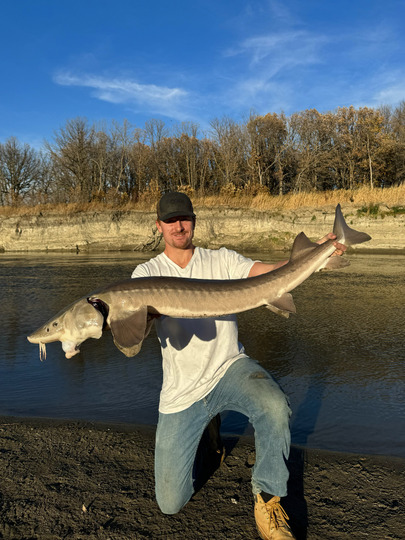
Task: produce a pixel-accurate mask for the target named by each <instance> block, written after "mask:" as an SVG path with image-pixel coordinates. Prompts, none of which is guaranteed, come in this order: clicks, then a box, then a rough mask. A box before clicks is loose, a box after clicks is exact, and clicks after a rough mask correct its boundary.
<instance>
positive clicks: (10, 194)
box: [0, 101, 405, 206]
mask: <svg viewBox="0 0 405 540" xmlns="http://www.w3.org/2000/svg"><path fill="white" fill-rule="evenodd" d="M404 180H405V101H402V102H401V103H400V104H399V105H398V106H397V107H396V108H392V107H389V106H382V107H379V108H378V109H373V108H368V107H361V108H354V107H340V108H338V109H336V110H335V111H332V112H326V113H320V112H318V111H317V110H316V109H311V110H305V111H302V112H297V113H294V114H291V115H290V116H286V115H285V114H283V113H281V114H276V113H268V114H266V115H258V114H254V113H252V114H250V116H249V118H248V119H247V120H245V121H243V122H236V121H234V120H232V119H231V118H229V117H223V118H220V119H219V118H216V119H214V120H212V121H211V123H210V130H209V131H208V132H207V133H204V134H201V133H200V129H199V126H198V125H197V124H194V123H192V122H183V123H181V124H178V125H176V126H175V127H173V128H171V129H170V130H169V128H168V127H167V126H166V125H165V123H164V122H163V121H162V120H156V119H152V120H149V121H147V122H146V123H145V126H144V127H143V128H138V127H135V126H132V125H131V124H130V123H129V122H128V121H126V120H125V121H124V122H123V123H122V124H119V123H117V122H112V123H111V125H109V126H107V125H105V124H90V123H89V122H88V121H87V120H86V119H85V118H74V119H71V120H68V121H67V122H66V125H65V126H63V127H61V128H60V129H59V130H57V131H55V133H54V136H53V139H52V140H50V141H45V143H44V145H43V148H42V149H41V150H36V149H34V148H32V147H30V145H28V144H23V143H21V142H20V141H18V139H16V138H15V137H10V138H9V139H7V140H6V141H5V142H4V143H0V205H2V206H5V205H18V204H39V203H70V202H90V201H95V200H97V201H105V202H108V201H114V202H120V201H125V202H128V201H137V200H138V199H139V197H141V196H142V194H145V193H146V192H148V191H149V190H151V189H154V190H158V191H164V190H168V189H190V190H192V192H197V193H199V194H201V195H204V194H207V195H208V194H216V193H221V192H222V191H223V190H226V191H227V192H228V193H230V192H233V191H234V192H237V191H241V190H245V191H246V192H248V191H249V193H255V192H258V191H260V190H263V191H266V192H268V193H271V194H274V195H283V194H286V193H289V192H301V191H325V190H331V189H356V188H357V187H360V186H365V185H367V186H369V187H371V188H374V187H388V186H394V185H399V184H401V183H402V182H404Z"/></svg>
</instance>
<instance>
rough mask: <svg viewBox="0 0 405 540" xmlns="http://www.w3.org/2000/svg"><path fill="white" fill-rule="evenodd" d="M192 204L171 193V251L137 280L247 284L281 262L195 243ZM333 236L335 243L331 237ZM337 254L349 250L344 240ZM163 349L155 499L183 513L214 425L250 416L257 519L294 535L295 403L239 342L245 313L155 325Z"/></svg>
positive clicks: (161, 218)
mask: <svg viewBox="0 0 405 540" xmlns="http://www.w3.org/2000/svg"><path fill="white" fill-rule="evenodd" d="M195 223H196V216H195V214H194V210H193V206H192V203H191V201H190V199H189V198H188V197H187V195H185V194H184V193H178V192H171V193H166V194H165V195H163V196H162V197H161V199H160V201H159V203H158V206H157V221H156V225H157V228H158V230H159V232H161V233H162V234H163V238H164V240H165V249H164V252H163V253H161V254H160V255H158V256H157V257H155V258H153V259H151V260H150V261H148V262H146V263H144V264H141V265H139V266H137V267H136V269H135V270H134V272H133V274H132V277H134V278H136V277H145V276H177V277H183V278H196V279H239V278H248V277H252V276H257V275H259V274H263V273H266V272H270V271H271V270H274V269H275V268H277V267H279V266H282V265H283V264H285V263H286V262H287V261H283V262H279V263H276V264H265V263H262V262H254V261H252V260H251V259H248V258H246V257H243V256H242V255H240V254H238V253H236V252H235V251H231V250H228V249H225V248H221V249H219V250H209V249H202V248H199V247H196V246H194V244H193V236H194V228H195ZM327 238H334V236H333V235H332V234H329V235H328V236H326V237H325V238H323V239H322V240H320V242H322V241H325V240H326V239H327ZM336 248H337V251H336V253H337V254H342V252H343V251H344V250H345V249H346V248H345V246H342V245H340V244H336ZM156 328H157V334H158V338H159V341H160V344H161V347H162V357H163V386H162V391H161V395H160V403H159V421H158V426H157V431H156V449H155V484H156V499H157V502H158V504H159V507H160V509H161V510H162V512H164V513H166V514H175V513H177V512H178V511H179V510H180V509H181V508H182V507H183V506H184V505H185V504H186V503H187V502H188V501H189V499H190V498H191V496H192V495H193V493H194V490H195V482H194V481H193V467H194V463H195V458H196V454H197V449H198V445H199V441H200V439H201V437H202V434H203V432H204V430H205V428H206V426H207V425H208V424H210V422H211V423H212V421H213V420H215V418H216V417H217V415H218V414H219V413H220V412H221V411H224V410H235V411H237V412H240V413H242V414H244V415H246V416H247V417H248V418H249V421H250V422H251V424H252V425H253V428H254V430H255V445H256V462H255V466H254V468H253V472H252V491H253V494H254V498H255V509H254V513H255V519H256V525H257V528H258V531H259V534H260V536H261V538H263V539H265V540H270V539H271V540H283V539H286V540H287V539H289V540H291V539H293V538H294V535H293V533H292V531H291V529H290V527H289V525H288V523H287V520H288V516H287V514H286V513H285V511H284V510H283V508H282V506H281V504H280V497H284V496H285V495H287V479H288V470H287V466H286V460H287V458H288V454H289V448H290V431H289V417H290V414H291V411H290V408H289V405H288V401H287V398H286V396H285V395H284V393H283V392H282V390H281V389H280V387H279V386H278V384H277V383H276V382H275V381H274V380H273V378H272V377H271V376H270V375H269V373H268V372H267V371H266V370H265V369H263V368H262V367H261V366H260V365H259V364H258V362H256V361H255V360H253V359H251V358H249V356H248V355H247V354H246V352H245V350H244V348H243V346H242V345H241V344H240V343H239V342H238V329H237V322H236V316H234V315H231V316H224V317H219V318H216V319H175V318H171V317H165V316H162V317H160V318H158V319H157V320H156Z"/></svg>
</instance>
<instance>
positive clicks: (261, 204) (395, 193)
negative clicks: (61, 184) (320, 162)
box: [0, 184, 405, 217]
mask: <svg viewBox="0 0 405 540" xmlns="http://www.w3.org/2000/svg"><path fill="white" fill-rule="evenodd" d="M183 191H185V192H186V193H187V194H188V195H189V196H190V197H191V199H192V201H193V204H194V206H195V207H196V208H218V207H223V208H241V209H243V208H246V209H253V210H258V211H273V212H276V211H283V210H284V211H287V210H297V209H299V208H308V209H319V208H325V207H329V206H336V205H337V204H338V203H340V204H342V206H343V207H346V208H347V207H349V208H354V209H356V211H357V213H358V215H361V214H368V215H370V216H374V217H377V215H379V214H381V213H382V214H387V213H388V214H393V215H399V214H404V213H405V184H402V185H400V186H395V187H389V188H374V189H370V188H369V187H361V188H358V189H356V190H334V191H323V192H319V191H314V192H302V193H288V194H286V195H279V196H274V195H270V194H269V193H267V192H266V191H264V190H258V191H257V190H256V191H252V190H246V189H245V190H244V189H236V188H235V187H234V186H232V185H229V186H227V187H226V188H225V189H223V190H221V193H220V194H218V195H201V194H199V193H198V192H194V191H193V190H192V189H190V188H186V189H184V190H183ZM159 197H160V192H159V191H157V190H151V191H146V192H144V193H143V194H141V196H140V197H139V200H138V201H137V202H132V201H127V200H125V199H120V198H118V197H117V196H115V197H110V200H108V199H109V198H108V196H107V197H106V199H107V200H106V201H100V200H95V201H91V202H88V203H69V204H38V205H35V206H28V205H24V204H21V205H19V206H2V207H0V216H3V217H11V216H38V215H46V214H58V215H62V216H63V215H72V214H76V213H80V212H105V211H117V212H127V211H131V210H138V211H144V212H149V211H154V210H155V208H156V203H157V201H158V199H159Z"/></svg>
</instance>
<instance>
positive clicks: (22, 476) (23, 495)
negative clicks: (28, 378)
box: [0, 418, 405, 540]
mask: <svg viewBox="0 0 405 540" xmlns="http://www.w3.org/2000/svg"><path fill="white" fill-rule="evenodd" d="M225 442H226V447H227V453H228V455H227V457H226V459H225V461H224V463H223V465H222V466H221V467H220V469H218V470H217V471H216V472H215V473H214V475H213V476H212V477H211V478H210V479H209V480H208V482H207V483H206V484H205V486H203V487H202V489H201V491H199V492H198V493H197V495H196V496H195V497H194V498H193V500H192V501H191V502H190V503H189V504H188V505H186V507H185V508H184V509H183V510H182V511H181V512H180V513H179V514H177V515H176V516H170V517H169V516H164V515H162V514H161V513H160V511H159V509H158V507H157V505H156V502H155V499H154V487H153V485H154V482H153V446H154V430H153V429H149V428H140V427H136V426H126V425H118V426H107V425H102V424H90V423H81V422H69V421H46V420H34V419H31V420H21V419H13V418H0V453H1V460H0V481H1V484H0V538H2V539H6V540H11V539H13V540H21V539H30V540H59V539H62V538H68V539H73V540H78V539H83V540H84V539H86V540H93V539H98V540H107V539H111V540H123V539H126V540H130V539H138V538H139V539H141V538H167V539H173V540H175V539H176V540H177V539H178V540H184V539H185V538H187V539H194V538H196V539H197V538H201V539H214V538H217V539H222V538H227V539H230V540H232V539H242V538H243V539H256V538H258V536H257V533H256V530H255V523H254V518H253V511H252V509H253V501H252V495H251V488H250V476H251V469H252V466H253V464H254V446H253V444H252V441H250V440H249V439H243V440H239V441H237V440H236V439H227V440H226V441H225ZM404 465H405V460H403V459H400V458H389V457H383V456H381V457H379V456H362V455H357V454H342V453H333V452H325V451H318V450H303V449H301V448H297V447H294V448H293V449H292V452H291V456H290V460H289V468H290V473H291V477H290V482H289V496H288V497H287V499H286V500H285V501H284V506H285V508H286V510H287V512H288V513H289V515H290V518H291V524H292V526H293V528H294V531H295V533H296V535H297V539H298V540H304V539H307V540H346V539H356V540H361V539H362V538H364V539H367V540H382V539H385V540H388V539H398V540H399V539H403V538H404V537H405V525H404V523H405V521H404V518H405V501H404V491H405V468H404Z"/></svg>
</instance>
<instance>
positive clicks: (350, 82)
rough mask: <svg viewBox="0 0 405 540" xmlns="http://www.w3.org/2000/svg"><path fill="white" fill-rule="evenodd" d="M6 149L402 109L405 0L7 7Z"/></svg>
mask: <svg viewBox="0 0 405 540" xmlns="http://www.w3.org/2000/svg"><path fill="white" fill-rule="evenodd" d="M1 18H2V31H1V33H0V47H1V51H2V54H1V56H0V68H1V81H2V82H1V86H0V141H4V140H6V139H7V138H8V137H10V136H15V137H17V138H18V139H19V140H20V141H21V142H24V143H25V142H26V143H29V144H31V145H32V146H34V147H37V148H40V147H41V145H42V143H43V141H44V139H47V140H52V138H53V134H54V132H55V131H56V130H58V129H59V128H60V127H63V126H64V125H65V123H66V121H67V120H68V119H71V118H75V117H86V118H87V119H88V120H89V122H91V123H93V122H94V123H97V122H103V121H105V122H106V123H107V125H109V123H110V122H111V121H112V120H116V121H118V122H120V123H121V122H122V121H123V120H124V119H127V120H128V121H129V122H130V123H131V124H133V125H135V126H137V127H143V126H144V124H145V121H147V120H150V119H152V118H157V119H162V120H163V121H164V122H165V124H166V125H167V126H168V127H171V126H173V125H176V124H177V123H179V122H183V121H186V122H187V121H189V122H194V123H197V124H199V125H200V129H201V133H202V132H204V131H207V130H209V127H210V121H211V120H213V119H214V118H221V117H223V116H228V117H231V118H232V119H234V120H235V121H241V120H244V119H246V118H247V117H248V116H249V113H250V112H251V111H254V112H256V113H259V114H266V113H267V112H281V111H284V112H285V113H286V114H287V115H290V114H291V113H293V112H296V111H302V110H305V109H309V108H316V109H318V110H319V111H321V112H324V111H328V110H333V109H335V108H337V107H340V106H349V105H354V106H355V107H360V106H370V107H378V106H379V105H381V104H389V105H393V106H395V105H397V104H398V103H399V102H400V101H402V100H404V99H405V52H404V51H405V32H404V21H405V2H404V1H403V0H385V1H384V2H382V1H381V0H379V1H377V0H351V1H350V2H349V1H346V0H340V1H337V2H332V1H328V0H284V1H281V0H280V1H279V0H277V1H273V0H267V1H265V0H255V1H246V0H245V1H242V0H224V1H221V0H191V1H190V0H187V1H183V0H181V1H176V0H173V1H171V2H168V1H163V0H149V1H141V0H115V1H104V0H81V1H80V2H79V1H77V0H69V1H62V0H35V1H34V0H14V2H3V3H2V8H1Z"/></svg>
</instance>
